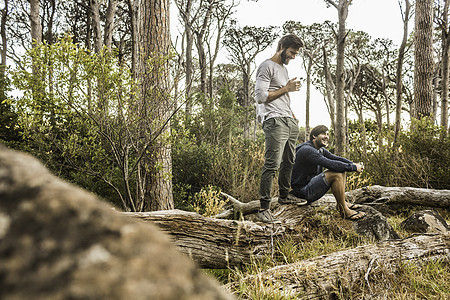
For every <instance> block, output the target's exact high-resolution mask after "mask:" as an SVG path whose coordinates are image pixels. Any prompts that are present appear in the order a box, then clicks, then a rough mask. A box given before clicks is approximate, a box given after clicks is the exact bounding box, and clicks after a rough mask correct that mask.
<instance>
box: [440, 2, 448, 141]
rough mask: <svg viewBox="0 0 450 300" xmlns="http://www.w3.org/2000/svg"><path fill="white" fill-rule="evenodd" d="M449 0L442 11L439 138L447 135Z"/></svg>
mask: <svg viewBox="0 0 450 300" xmlns="http://www.w3.org/2000/svg"><path fill="white" fill-rule="evenodd" d="M449 5H450V1H449V0H445V4H444V9H443V13H442V24H441V27H442V28H441V30H442V34H441V36H442V60H441V71H442V80H441V126H442V134H441V139H445V138H446V137H447V135H448V94H449V92H450V91H449V75H450V71H449V69H450V59H449V56H450V28H449V23H448V10H449Z"/></svg>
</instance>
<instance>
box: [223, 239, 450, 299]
mask: <svg viewBox="0 0 450 300" xmlns="http://www.w3.org/2000/svg"><path fill="white" fill-rule="evenodd" d="M449 249H450V233H447V234H442V235H419V236H415V237H411V238H407V239H404V240H397V241H387V242H384V243H378V244H371V245H365V246H360V247H357V248H353V249H350V250H343V251H339V252H334V253H331V254H328V255H322V256H318V257H314V258H310V259H307V260H303V261H299V262H296V263H292V264H289V265H283V266H277V267H274V268H272V269H269V270H267V271H264V272H262V273H259V274H257V275H250V276H247V277H245V278H243V279H242V280H240V281H239V282H233V283H231V284H228V285H227V288H229V289H231V290H238V289H239V286H240V285H242V284H246V285H248V284H252V285H258V286H261V287H262V288H263V287H266V288H269V287H270V289H271V290H278V291H279V292H280V293H281V294H283V295H286V296H290V297H294V298H296V299H319V298H320V299H327V298H328V297H330V296H331V293H333V292H338V291H339V286H340V285H341V283H342V282H349V283H355V284H357V283H361V282H364V280H365V281H366V283H367V284H368V285H369V289H370V286H376V285H377V284H379V277H378V276H371V274H372V273H376V272H380V270H389V272H395V271H396V270H397V269H398V268H400V267H401V266H402V265H404V264H413V265H420V264H422V263H423V261H426V260H438V259H443V260H445V261H448V260H450V251H449ZM377 269H378V271H376V270H377Z"/></svg>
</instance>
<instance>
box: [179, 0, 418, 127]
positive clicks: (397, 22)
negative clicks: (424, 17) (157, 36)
mask: <svg viewBox="0 0 450 300" xmlns="http://www.w3.org/2000/svg"><path fill="white" fill-rule="evenodd" d="M401 1H402V2H404V0H401ZM336 2H339V0H336ZM172 7H175V5H173V6H172ZM173 10H176V8H173V9H172V11H173ZM234 18H236V19H237V20H238V22H239V25H240V26H246V25H248V26H258V27H261V26H268V25H274V26H282V25H283V24H284V23H285V22H286V21H296V22H301V23H302V24H303V25H310V24H312V23H322V22H324V21H326V20H330V21H332V22H335V23H337V21H338V14H337V10H336V8H334V7H329V8H327V6H326V4H325V1H324V0H259V1H257V2H254V1H248V0H241V3H240V5H239V6H238V7H237V8H236V14H235V15H234ZM172 21H174V18H173V17H172ZM413 25H414V24H413V23H412V21H410V24H409V29H410V30H411V28H412V26H413ZM346 27H347V28H348V29H353V30H355V31H358V30H360V31H365V32H367V33H368V34H369V35H370V36H371V37H372V38H374V39H375V38H389V39H391V40H392V41H393V42H394V44H395V45H396V46H398V45H399V44H400V42H401V39H402V36H403V23H402V16H401V12H400V6H399V3H398V0H353V4H352V5H351V6H350V7H349V13H348V17H347V22H346ZM275 48H276V42H275V43H274V45H273V46H272V47H270V48H269V49H267V50H266V51H264V52H262V53H261V54H260V55H259V56H258V57H257V58H256V61H255V63H256V65H259V64H260V63H261V62H262V61H263V60H264V59H267V58H270V57H271V56H272V55H273V54H274V53H275ZM287 68H288V72H289V75H290V77H291V78H292V77H300V76H301V77H303V78H304V77H305V75H304V70H303V67H302V64H301V58H296V59H295V60H293V61H291V62H290V63H289V65H288V66H287ZM254 78H255V74H253V79H254ZM311 98H312V99H311V110H310V124H311V126H315V125H318V124H325V125H330V119H329V116H328V112H327V109H326V106H325V103H324V100H323V96H322V95H321V94H320V93H318V92H313V93H312V96H311ZM305 99H306V95H305V88H304V87H303V88H302V89H301V91H300V92H294V93H291V101H292V109H293V111H294V113H295V115H296V116H297V118H298V119H299V120H300V126H304V125H305V113H304V112H305Z"/></svg>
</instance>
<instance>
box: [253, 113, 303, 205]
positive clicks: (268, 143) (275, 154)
mask: <svg viewBox="0 0 450 300" xmlns="http://www.w3.org/2000/svg"><path fill="white" fill-rule="evenodd" d="M263 130H264V136H265V154H264V166H263V168H262V174H261V183H260V186H259V193H260V197H261V198H260V200H261V209H267V208H269V205H270V199H271V195H270V193H271V191H272V183H273V179H274V177H275V174H276V172H277V171H278V170H279V174H278V187H279V192H280V197H286V196H287V195H288V194H289V188H290V186H291V173H292V166H293V165H294V158H295V146H296V144H297V138H298V133H299V130H298V125H297V121H296V120H294V119H293V118H289V117H276V118H270V119H267V120H266V121H264V123H263Z"/></svg>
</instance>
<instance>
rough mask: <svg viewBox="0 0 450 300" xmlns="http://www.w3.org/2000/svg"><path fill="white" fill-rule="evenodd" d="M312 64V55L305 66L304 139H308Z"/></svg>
mask: <svg viewBox="0 0 450 300" xmlns="http://www.w3.org/2000/svg"><path fill="white" fill-rule="evenodd" d="M312 65H313V59H312V57H309V58H308V66H307V68H306V107H305V141H307V140H309V139H308V137H309V132H310V125H309V119H310V117H309V114H310V105H311V69H312Z"/></svg>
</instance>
